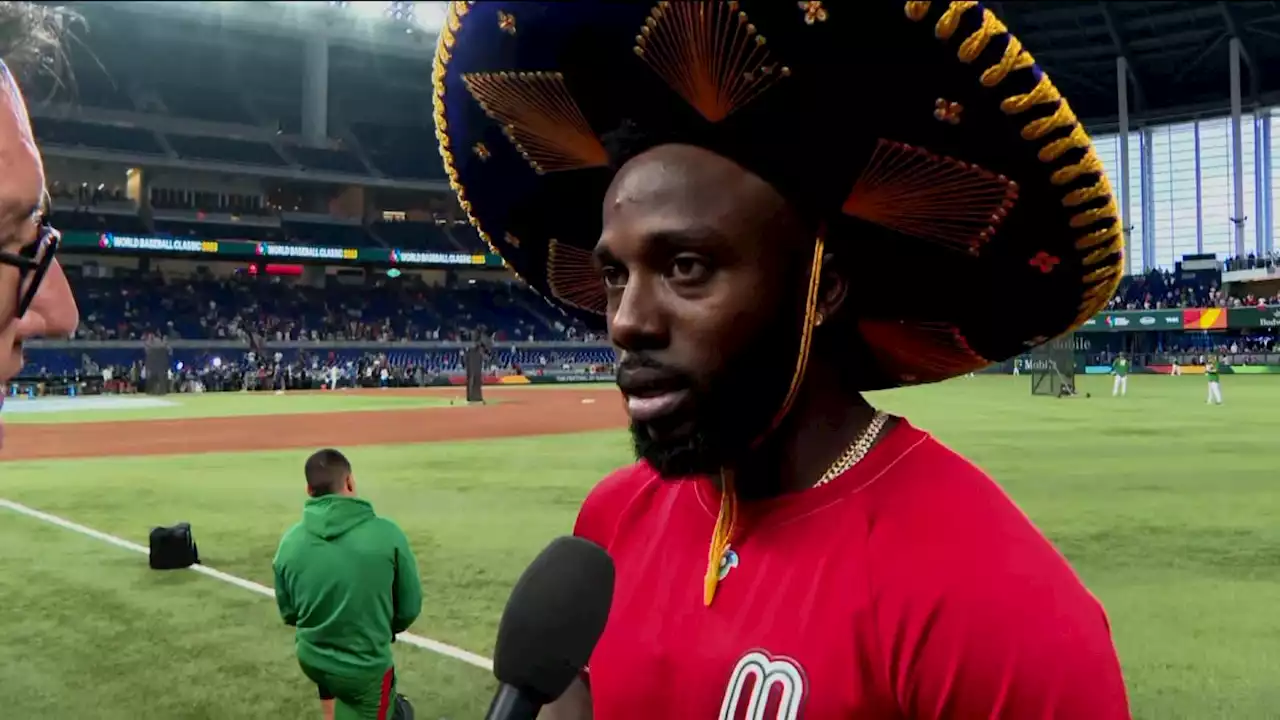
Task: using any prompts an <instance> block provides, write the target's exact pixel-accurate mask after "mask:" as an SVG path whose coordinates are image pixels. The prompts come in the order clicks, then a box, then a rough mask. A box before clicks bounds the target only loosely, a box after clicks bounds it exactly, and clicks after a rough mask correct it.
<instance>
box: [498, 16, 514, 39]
mask: <svg viewBox="0 0 1280 720" xmlns="http://www.w3.org/2000/svg"><path fill="white" fill-rule="evenodd" d="M498 29H499V30H501V31H502V32H504V33H506V34H508V35H515V34H516V16H515V15H512V14H511V13H508V12H503V11H501V10H499V11H498Z"/></svg>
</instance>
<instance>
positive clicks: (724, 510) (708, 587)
mask: <svg viewBox="0 0 1280 720" xmlns="http://www.w3.org/2000/svg"><path fill="white" fill-rule="evenodd" d="M737 516H738V499H737V495H736V494H735V493H734V489H733V475H732V474H731V473H729V472H728V471H724V472H721V473H720V512H719V513H718V514H717V515H716V529H715V531H714V532H712V534H711V552H710V555H709V556H708V557H707V575H706V578H705V579H704V580H703V587H702V603H703V605H705V606H707V607H711V601H712V600H714V599H715V597H716V588H717V587H718V586H719V585H720V560H721V558H723V557H724V554H725V551H727V550H728V549H729V541H730V540H732V539H733V529H734V525H736V524H737V519H738V517H737Z"/></svg>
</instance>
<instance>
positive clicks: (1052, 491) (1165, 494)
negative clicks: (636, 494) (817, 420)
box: [0, 376, 1280, 720]
mask: <svg viewBox="0 0 1280 720" xmlns="http://www.w3.org/2000/svg"><path fill="white" fill-rule="evenodd" d="M1028 383H1029V381H1028V380H1027V379H1026V378H1021V379H1018V380H1013V379H1010V378H1004V377H979V378H975V379H960V380H956V381H952V382H950V383H947V384H945V385H942V386H937V387H929V388H913V389H909V390H902V391H895V392H891V393H883V394H878V395H876V396H875V397H874V400H875V401H876V402H877V403H880V404H882V405H883V406H885V407H887V408H889V409H892V410H894V411H898V412H903V413H905V414H907V415H908V416H909V417H910V418H911V419H912V420H913V422H915V423H916V424H917V425H920V426H923V427H926V428H928V429H930V430H932V431H933V432H934V433H935V434H936V435H938V436H939V437H940V438H941V439H942V440H944V441H945V442H947V443H948V444H950V445H951V446H953V447H955V448H956V449H958V450H959V451H961V452H963V453H965V454H966V455H967V456H969V457H970V458H972V459H973V460H975V461H976V462H978V463H979V464H981V465H982V466H983V467H984V468H986V469H987V470H988V471H990V472H991V473H992V474H993V475H994V476H995V477H996V478H997V479H998V480H999V481H1000V482H1001V484H1002V485H1004V487H1005V488H1007V489H1008V490H1009V492H1010V493H1011V494H1012V495H1013V496H1014V498H1015V499H1016V500H1017V501H1018V502H1019V504H1020V505H1021V506H1022V507H1023V508H1024V509H1025V510H1026V511H1027V512H1028V513H1029V514H1030V515H1031V517H1032V518H1033V519H1034V520H1035V521H1036V522H1037V524H1038V525H1039V526H1040V527H1041V528H1042V529H1043V530H1044V531H1045V532H1046V533H1047V534H1048V535H1049V536H1050V537H1051V538H1052V539H1053V540H1054V541H1055V542H1056V543H1058V545H1059V547H1061V548H1062V549H1063V551H1064V552H1065V553H1066V554H1067V556H1068V557H1069V558H1070V559H1071V561H1072V563H1073V564H1074V565H1075V567H1076V568H1077V569H1078V570H1079V572H1080V574H1081V575H1082V576H1083V578H1084V579H1085V581H1086V582H1087V583H1088V585H1089V586H1090V587H1091V588H1092V589H1093V591H1094V592H1095V593H1096V594H1097V595H1098V596H1099V597H1100V598H1101V599H1102V600H1103V602H1104V603H1105V604H1106V606H1107V609H1108V611H1109V614H1110V617H1111V622H1112V625H1113V628H1114V631H1115V637H1116V642H1117V645H1118V647H1119V650H1120V654H1121V658H1122V661H1123V663H1124V667H1125V673H1126V677H1127V680H1128V684H1129V688H1130V695H1131V698H1132V703H1133V709H1134V713H1135V715H1136V716H1137V717H1139V718H1151V719H1152V720H1168V719H1177V718H1187V719H1188V720H1192V719H1193V720H1208V719H1210V718H1231V719H1232V720H1238V719H1253V718H1258V719H1262V718H1274V717H1277V711H1276V709H1275V708H1277V707H1280V683H1277V682H1276V681H1275V678H1276V677H1280V625H1278V624H1277V623H1275V622H1274V620H1273V617H1274V615H1275V608H1276V607H1278V606H1280V493H1277V492H1276V488H1275V484H1276V478H1277V472H1276V463H1275V447H1276V445H1275V432H1276V427H1277V425H1276V422H1275V420H1274V418H1275V417H1276V412H1277V410H1276V409H1277V408H1280V382H1277V381H1276V379H1274V378H1266V377H1243V376H1241V377H1232V376H1226V377H1224V393H1225V395H1226V400H1227V403H1228V404H1227V405H1224V406H1221V407H1209V406H1206V405H1205V404H1204V399H1205V398H1204V392H1205V383H1204V379H1203V378H1196V377H1186V378H1166V377H1151V376H1135V377H1133V378H1132V379H1131V380H1130V386H1129V390H1130V396H1129V397H1128V398H1124V399H1112V398H1111V397H1109V396H1108V395H1109V382H1108V378H1087V379H1085V380H1083V381H1082V385H1083V386H1084V389H1086V390H1089V391H1090V392H1092V393H1093V395H1094V397H1093V398H1091V399H1084V398H1080V399H1072V400H1056V399H1051V398H1031V397H1029V396H1028V392H1027V386H1028ZM351 455H352V459H353V461H354V462H355V464H356V467H357V483H358V484H359V487H360V490H361V491H362V492H363V493H364V494H365V495H366V496H368V497H369V498H370V499H371V500H372V501H373V502H374V503H375V506H377V507H379V508H381V509H382V511H383V512H385V513H387V514H389V515H391V516H392V517H394V518H396V520H397V521H398V522H399V523H400V524H401V525H402V526H403V527H404V528H405V530H406V532H407V533H408V534H409V537H410V541H411V542H412V543H413V546H414V548H415V549H416V551H417V553H418V559H419V562H420V564H421V569H422V576H423V584H424V595H425V597H426V606H425V610H424V613H423V616H422V618H421V619H420V620H419V621H418V623H417V624H416V625H415V627H414V628H413V631H414V632H416V633H418V634H421V635H425V636H428V637H431V638H434V639H437V640H441V641H444V642H448V643H451V644H454V645H458V646H461V647H464V648H466V649H468V650H472V651H474V652H478V653H481V654H484V655H488V654H490V652H491V649H492V638H493V636H494V631H495V628H496V623H497V620H498V617H499V615H500V614H501V610H502V605H503V603H504V602H505V599H506V596H507V593H508V592H509V589H510V586H511V583H512V582H513V580H514V579H515V578H516V576H518V574H519V573H520V571H521V570H522V569H523V568H524V566H525V564H527V562H528V561H529V560H530V558H531V557H532V556H533V555H534V554H535V553H536V552H537V551H538V550H539V549H540V548H541V547H542V546H543V545H544V544H545V542H546V541H547V540H549V539H550V538H551V537H552V536H555V535H557V534H561V533H564V532H567V531H568V530H569V528H570V527H571V525H572V522H573V518H574V516H575V513H576V510H577V506H578V504H579V502H580V501H581V499H582V497H583V496H584V494H585V493H586V492H587V490H588V489H589V488H590V487H591V485H592V484H593V483H594V482H595V481H596V480H597V479H598V478H599V477H600V476H601V475H603V474H604V473H605V472H607V471H608V470H609V469H611V468H613V467H614V466H616V465H618V464H620V463H623V462H625V461H627V460H628V443H627V439H626V437H625V436H624V435H623V434H622V433H621V432H606V433H592V434H585V435H571V436H570V435H566V436H559V437H544V438H537V439H512V440H501V441H486V442H470V443H450V444H424V445H416V446H408V447H366V448H357V449H353V450H352V452H351ZM303 457H304V454H303V453H298V452H272V453H243V454H223V455H217V454H215V455H200V456H189V457H180V458H164V459H155V458H145V459H144V458H138V459H129V458H117V459H110V460H93V461H82V460H77V461H41V462H14V463H4V464H0V478H2V481H0V496H3V497H7V498H9V499H11V500H14V501H17V502H21V503H24V504H27V505H30V506H33V507H36V508H39V509H41V510H45V511H47V512H51V513H54V514H56V515H60V516H62V517H65V518H68V519H71V520H74V521H76V522H80V523H83V524H86V525H89V526H91V527H94V528H97V529H99V530H102V531H105V532H108V533H112V534H114V535H119V536H121V537H124V538H127V539H130V540H134V541H136V542H143V543H145V537H146V533H147V530H148V529H149V528H150V527H151V526H153V525H156V524H169V523H173V522H176V521H179V520H187V521H190V522H191V523H193V525H194V527H195V531H196V533H197V539H198V540H199V542H200V547H201V552H202V554H203V555H204V559H205V560H206V562H207V563H208V564H210V565H212V566H214V567H217V568H219V569H221V570H225V571H227V572H230V573H233V574H236V575H240V576H243V577H246V578H249V579H253V580H256V581H258V582H262V583H264V584H268V585H269V584H270V582H271V576H270V561H271V556H272V553H273V552H274V549H275V545H276V542H277V540H278V538H279V534H280V532H282V531H283V530H284V529H285V528H286V527H287V526H288V525H289V524H290V523H292V522H293V521H294V520H296V518H297V516H298V512H299V508H300V505H301V500H302V494H303V493H302V487H301V479H300V477H299V475H300V472H299V466H300V464H301V461H302V459H303ZM0 568H2V569H3V570H2V571H0V597H4V598H5V606H6V610H7V612H5V613H4V614H2V615H0V637H3V638H4V639H5V642H3V643H0V707H4V708H5V712H4V713H3V714H4V716H5V717H14V718H26V717H44V716H49V715H54V716H74V717H78V718H86V719H88V718H101V719H103V720H135V719H136V718H139V717H147V718H151V717H155V718H235V719H239V718H266V717H271V718H310V717H315V716H316V711H315V701H314V698H313V694H314V693H313V690H312V689H311V688H309V687H308V686H307V684H306V682H305V681H304V679H303V677H302V675H301V673H300V672H299V671H298V670H297V667H296V664H295V662H294V660H293V656H292V643H291V637H290V632H289V630H288V629H287V628H285V627H283V626H281V625H280V623H279V620H278V618H277V617H276V614H275V608H274V604H273V603H272V602H271V601H270V600H268V599H266V598H262V597H259V596H257V595H254V594H252V593H248V592H246V591H244V590H241V589H238V588H235V587H232V586H228V585H224V584H222V583H219V582H217V581H215V580H212V579H209V578H205V577H203V576H199V575H196V574H194V573H154V572H151V571H149V570H147V569H146V566H145V561H144V559H143V558H142V557H141V556H139V555H136V554H133V553H130V552H128V551H124V550H121V549H119V548H115V547H113V546H110V545H107V544H104V543H102V542H100V541H97V540H94V539H91V538H87V537H82V536H80V535H77V534H75V533H71V532H68V531H65V530H62V529H59V528H56V527H53V526H49V525H46V524H43V523H41V522H39V521H36V520H32V519H29V518H26V517H22V516H18V515H14V514H12V513H8V512H6V511H3V510H0ZM397 660H398V663H399V665H400V674H401V686H402V690H403V691H404V692H405V693H406V694H408V695H409V696H410V697H411V698H413V700H414V701H415V704H416V705H417V706H418V710H419V713H418V716H419V717H420V718H430V719H432V720H435V719H436V718H441V717H447V718H453V719H455V720H457V719H460V718H471V717H479V716H481V715H482V713H483V711H484V708H485V706H486V704H487V702H488V698H489V694H490V691H491V688H492V682H491V680H490V678H489V677H488V676H487V673H485V672H484V671H482V670H479V669H476V668H472V667H470V666H467V665H464V664H462V663H459V662H457V661H453V660H449V659H447V658H442V657H438V656H435V655H433V654H431V653H428V652H426V651H422V650H419V649H417V648H413V647H398V648H397Z"/></svg>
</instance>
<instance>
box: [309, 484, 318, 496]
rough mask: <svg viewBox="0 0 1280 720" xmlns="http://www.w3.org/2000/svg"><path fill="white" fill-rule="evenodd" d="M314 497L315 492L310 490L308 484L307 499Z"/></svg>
mask: <svg viewBox="0 0 1280 720" xmlns="http://www.w3.org/2000/svg"><path fill="white" fill-rule="evenodd" d="M315 496H316V491H315V490H313V489H312V488H311V485H309V484H308V485H307V497H315Z"/></svg>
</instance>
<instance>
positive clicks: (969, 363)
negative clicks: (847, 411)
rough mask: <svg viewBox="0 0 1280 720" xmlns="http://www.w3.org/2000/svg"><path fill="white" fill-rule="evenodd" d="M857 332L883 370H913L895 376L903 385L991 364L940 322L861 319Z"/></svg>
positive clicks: (947, 324)
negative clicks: (877, 358)
mask: <svg viewBox="0 0 1280 720" xmlns="http://www.w3.org/2000/svg"><path fill="white" fill-rule="evenodd" d="M858 331H859V332H860V333H861V334H862V337H863V338H865V339H866V340H867V341H868V343H869V344H870V346H871V348H872V349H873V351H874V352H875V354H876V355H878V356H879V357H880V360H881V363H882V366H883V367H886V368H890V369H892V368H895V367H913V368H917V369H918V370H917V372H916V373H915V374H908V375H899V376H898V379H899V380H901V381H903V382H907V383H917V382H932V381H934V380H940V379H943V378H949V377H955V376H956V375H963V374H965V373H969V372H973V371H974V370H980V369H982V368H984V367H986V366H988V365H990V364H991V361H990V360H988V359H986V358H984V357H982V356H981V355H979V354H978V353H976V352H974V350H973V348H971V347H969V343H968V342H967V341H966V340H965V339H964V336H963V335H961V334H960V330H959V328H957V327H956V326H954V325H951V324H949V323H942V322H907V321H897V320H861V321H859V322H858Z"/></svg>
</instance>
